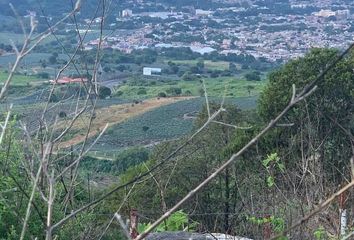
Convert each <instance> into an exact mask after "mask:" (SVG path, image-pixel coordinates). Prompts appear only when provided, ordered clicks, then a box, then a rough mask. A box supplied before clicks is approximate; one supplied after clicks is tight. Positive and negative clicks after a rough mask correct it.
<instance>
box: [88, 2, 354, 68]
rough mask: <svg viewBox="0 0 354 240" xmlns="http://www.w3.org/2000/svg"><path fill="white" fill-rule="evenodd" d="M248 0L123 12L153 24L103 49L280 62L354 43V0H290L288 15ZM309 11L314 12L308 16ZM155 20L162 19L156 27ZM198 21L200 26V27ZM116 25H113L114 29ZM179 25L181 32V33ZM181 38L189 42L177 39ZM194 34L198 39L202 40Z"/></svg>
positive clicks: (122, 16) (120, 33)
mask: <svg viewBox="0 0 354 240" xmlns="http://www.w3.org/2000/svg"><path fill="white" fill-rule="evenodd" d="M230 1H231V2H232V1H234V2H235V4H236V3H237V2H239V0H230ZM244 1H246V3H247V4H248V6H247V5H246V7H239V5H237V6H238V7H227V8H217V9H208V10H202V9H195V8H194V7H192V6H191V7H189V11H177V10H175V9H171V8H170V9H166V11H163V12H145V13H142V12H139V13H134V12H133V11H132V10H130V9H125V10H123V11H121V12H119V14H118V15H117V21H131V22H134V21H136V22H139V23H141V19H142V18H143V17H145V18H144V19H146V17H147V16H148V17H150V18H152V19H155V22H154V23H151V22H143V23H142V25H141V27H140V28H139V29H134V30H131V29H130V30H122V29H116V30H114V31H112V32H111V33H110V34H108V35H107V36H106V37H105V38H104V43H103V46H104V47H110V48H113V49H119V50H121V51H123V52H126V53H130V52H131V51H133V50H134V49H141V48H154V47H190V48H191V49H192V50H193V51H196V52H200V53H202V54H203V53H209V52H212V51H218V52H219V53H222V54H230V53H236V54H248V55H253V56H254V57H256V58H260V57H262V58H265V59H267V60H269V61H276V60H288V59H291V58H296V57H299V56H302V55H303V54H305V53H306V52H307V51H308V50H309V49H310V48H314V47H333V48H345V47H346V46H347V45H348V44H349V43H351V41H352V40H353V32H354V27H353V26H352V24H353V22H354V21H353V20H354V14H353V12H351V11H350V9H353V8H354V1H353V3H352V5H348V3H347V2H348V1H343V2H342V1H341V0H314V1H298V0H290V1H289V6H290V9H292V10H294V11H291V12H290V13H289V12H286V11H284V13H282V12H281V11H277V12H275V13H274V12H272V11H265V10H267V9H266V7H264V6H258V5H257V4H256V1H251V0H244ZM258 2H259V1H258ZM141 4H143V3H141ZM306 9H315V10H314V11H312V12H306V11H305V10H306ZM295 10H296V11H295ZM302 10H304V11H302ZM257 11H258V12H257ZM250 12H252V14H249V13H250ZM255 12H256V14H254V13H255ZM156 19H160V21H158V23H157V24H156ZM192 22H193V23H194V24H191V23H192ZM195 22H199V23H200V26H199V27H196V26H195ZM210 22H213V23H216V25H215V24H209V23H210ZM114 25H115V23H111V27H112V28H114ZM177 25H179V26H183V28H182V29H181V30H178V28H175V26H177ZM180 36H183V37H184V39H187V40H183V41H182V40H180V41H178V40H175V39H180ZM193 36H200V39H201V41H196V40H194V39H193ZM176 37H177V38H176ZM189 37H191V39H192V40H191V41H188V38H189ZM97 43H98V41H97V40H92V41H89V42H87V43H86V45H85V48H86V49H88V50H89V49H92V48H94V47H95V46H97Z"/></svg>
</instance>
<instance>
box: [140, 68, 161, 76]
mask: <svg viewBox="0 0 354 240" xmlns="http://www.w3.org/2000/svg"><path fill="white" fill-rule="evenodd" d="M161 71H162V70H161V68H151V67H144V68H143V75H144V76H153V75H160V74H161Z"/></svg>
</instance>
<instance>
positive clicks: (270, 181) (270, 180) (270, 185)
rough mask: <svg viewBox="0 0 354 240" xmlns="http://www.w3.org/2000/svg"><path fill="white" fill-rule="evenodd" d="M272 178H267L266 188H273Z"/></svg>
mask: <svg viewBox="0 0 354 240" xmlns="http://www.w3.org/2000/svg"><path fill="white" fill-rule="evenodd" d="M274 183H275V182H274V178H273V177H272V176H269V177H267V185H268V187H273V186H274Z"/></svg>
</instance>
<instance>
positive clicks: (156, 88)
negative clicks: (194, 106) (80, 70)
mask: <svg viewBox="0 0 354 240" xmlns="http://www.w3.org/2000/svg"><path fill="white" fill-rule="evenodd" d="M149 83H150V82H149V80H146V82H145V83H142V84H147V86H144V90H145V91H146V94H138V93H139V92H140V91H141V86H138V85H129V84H127V85H123V86H121V87H120V88H118V89H117V90H116V91H117V92H119V96H120V97H123V98H127V99H139V98H152V97H157V96H159V93H161V92H165V93H167V96H175V95H179V94H176V93H173V92H172V93H169V92H170V89H171V87H174V88H180V89H181V93H180V94H181V95H189V94H191V95H193V96H200V89H201V88H202V85H201V83H200V81H199V80H198V81H167V82H162V81H157V82H156V84H154V85H148V84H149ZM265 84H266V82H265V81H247V80H244V79H236V78H234V77H219V78H215V79H211V78H206V79H205V85H206V88H207V90H208V95H209V96H212V97H221V96H223V95H224V92H225V89H226V96H227V97H236V98H237V97H246V96H257V95H258V94H259V93H260V91H261V90H262V89H263V87H264V86H265ZM249 88H250V89H249ZM249 90H250V91H249ZM187 91H188V92H187ZM117 92H116V93H117ZM140 93H141V92H140Z"/></svg>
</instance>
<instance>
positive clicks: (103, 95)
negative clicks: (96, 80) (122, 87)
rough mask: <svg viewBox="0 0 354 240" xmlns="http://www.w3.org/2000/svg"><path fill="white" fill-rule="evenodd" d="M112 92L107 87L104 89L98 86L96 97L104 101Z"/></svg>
mask: <svg viewBox="0 0 354 240" xmlns="http://www.w3.org/2000/svg"><path fill="white" fill-rule="evenodd" d="M111 94H112V91H111V89H110V88H109V87H105V86H100V87H99V89H98V97H99V98H101V99H105V98H107V97H109V96H111Z"/></svg>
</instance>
